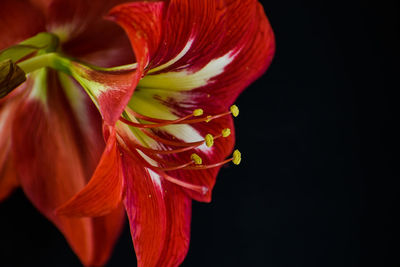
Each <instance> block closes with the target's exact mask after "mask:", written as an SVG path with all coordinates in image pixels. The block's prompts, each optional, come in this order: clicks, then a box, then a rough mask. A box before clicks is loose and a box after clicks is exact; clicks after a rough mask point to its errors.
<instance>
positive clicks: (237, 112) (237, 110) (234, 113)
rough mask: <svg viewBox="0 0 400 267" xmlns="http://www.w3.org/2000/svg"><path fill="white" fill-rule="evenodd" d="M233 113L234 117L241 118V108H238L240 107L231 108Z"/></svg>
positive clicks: (233, 106)
mask: <svg viewBox="0 0 400 267" xmlns="http://www.w3.org/2000/svg"><path fill="white" fill-rule="evenodd" d="M231 112H232V115H233V117H237V116H239V108H238V106H236V105H232V106H231Z"/></svg>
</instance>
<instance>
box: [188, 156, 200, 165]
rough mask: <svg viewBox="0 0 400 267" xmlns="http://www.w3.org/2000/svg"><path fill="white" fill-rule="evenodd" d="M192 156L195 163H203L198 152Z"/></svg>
mask: <svg viewBox="0 0 400 267" xmlns="http://www.w3.org/2000/svg"><path fill="white" fill-rule="evenodd" d="M190 158H191V159H192V160H193V161H194V164H196V165H201V164H202V163H203V160H202V159H201V158H200V156H199V155H197V154H192V155H191V156H190Z"/></svg>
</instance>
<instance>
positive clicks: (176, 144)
mask: <svg viewBox="0 0 400 267" xmlns="http://www.w3.org/2000/svg"><path fill="white" fill-rule="evenodd" d="M140 130H141V131H142V132H143V133H144V134H145V135H147V136H148V137H150V138H152V139H154V140H155V141H157V142H160V143H162V144H165V145H171V146H180V147H182V146H184V147H186V146H190V147H192V146H200V145H202V144H203V143H204V141H203V140H202V141H197V142H189V143H186V142H179V141H173V140H169V139H165V138H162V137H160V136H158V135H156V134H153V133H152V132H151V131H149V130H147V129H140Z"/></svg>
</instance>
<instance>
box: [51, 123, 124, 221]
mask: <svg viewBox="0 0 400 267" xmlns="http://www.w3.org/2000/svg"><path fill="white" fill-rule="evenodd" d="M120 161H121V160H120V155H119V150H118V147H117V144H116V139H115V130H113V131H112V132H111V135H110V136H109V137H108V141H107V146H106V148H105V150H104V152H103V156H102V157H101V159H100V163H99V165H97V168H96V170H95V172H94V174H93V177H92V178H91V179H90V182H89V183H88V184H87V186H85V188H84V189H83V190H82V191H80V192H79V193H78V194H77V195H75V196H74V197H73V198H72V199H71V200H69V201H68V202H67V203H65V204H64V205H62V206H61V207H60V208H59V209H58V210H57V213H58V214H59V215H67V216H92V217H93V216H102V215H105V214H108V213H110V212H111V211H112V210H114V209H115V208H116V207H117V206H118V205H119V204H120V203H121V199H122V194H123V184H122V183H123V174H122V168H121V162H120Z"/></svg>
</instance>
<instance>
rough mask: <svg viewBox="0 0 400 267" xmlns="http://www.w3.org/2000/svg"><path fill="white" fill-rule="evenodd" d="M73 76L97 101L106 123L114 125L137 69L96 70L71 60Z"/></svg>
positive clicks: (133, 88)
mask: <svg viewBox="0 0 400 267" xmlns="http://www.w3.org/2000/svg"><path fill="white" fill-rule="evenodd" d="M71 69H72V72H73V77H74V78H75V79H76V80H78V81H80V84H81V85H82V86H83V87H84V88H85V89H86V91H88V92H89V95H91V96H92V97H93V98H94V101H95V102H97V103H98V106H99V109H100V112H101V115H102V116H103V119H104V121H105V122H106V124H107V125H114V124H115V122H116V121H117V120H118V119H119V118H120V116H121V113H122V111H123V110H124V108H125V106H126V104H127V103H128V102H129V100H130V98H131V96H132V93H133V91H134V90H135V88H136V84H137V81H138V78H137V77H138V75H140V73H139V72H138V70H135V69H133V67H132V68H131V67H129V68H126V69H125V70H112V71H109V70H96V69H91V68H89V67H87V66H85V65H81V64H79V63H76V62H72V65H71Z"/></svg>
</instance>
